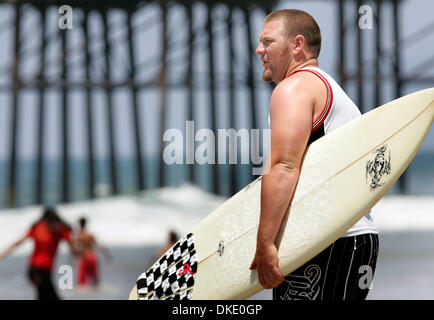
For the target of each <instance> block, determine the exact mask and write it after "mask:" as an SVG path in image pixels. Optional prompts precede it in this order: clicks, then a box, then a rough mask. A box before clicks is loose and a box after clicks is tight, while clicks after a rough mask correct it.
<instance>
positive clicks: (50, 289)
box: [0, 206, 77, 300]
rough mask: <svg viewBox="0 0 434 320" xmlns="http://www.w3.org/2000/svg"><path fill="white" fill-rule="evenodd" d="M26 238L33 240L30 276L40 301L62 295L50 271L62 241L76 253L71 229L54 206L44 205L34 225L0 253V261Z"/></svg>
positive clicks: (54, 298)
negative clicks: (57, 289)
mask: <svg viewBox="0 0 434 320" xmlns="http://www.w3.org/2000/svg"><path fill="white" fill-rule="evenodd" d="M27 239H32V240H33V242H34V250H33V253H32V255H31V258H30V261H29V271H28V275H29V278H30V281H31V282H32V284H33V285H34V287H35V288H36V290H37V298H38V300H58V299H59V296H58V295H57V292H56V290H55V288H54V286H53V283H52V278H51V274H52V269H53V265H54V262H55V258H56V254H57V248H58V245H59V242H60V241H61V240H64V241H66V242H67V243H68V245H69V247H70V249H71V251H72V253H73V254H74V255H76V254H77V250H76V249H75V247H74V244H73V242H72V240H71V228H70V227H69V225H68V224H67V223H65V222H64V221H63V220H62V219H61V218H60V217H59V215H58V214H57V212H56V209H55V208H54V207H51V206H45V207H44V209H43V214H42V217H41V218H40V219H39V220H38V221H36V222H35V223H34V224H33V225H32V226H31V228H30V230H29V231H28V232H27V233H26V234H25V235H24V236H23V237H22V238H20V239H18V240H17V241H16V242H14V243H12V245H10V246H9V247H8V248H6V249H5V250H4V251H3V252H1V253H0V260H1V259H3V258H5V257H6V256H7V255H8V254H10V253H11V252H12V251H14V250H15V249H16V248H17V247H19V246H20V245H21V244H22V243H23V242H24V241H26V240H27Z"/></svg>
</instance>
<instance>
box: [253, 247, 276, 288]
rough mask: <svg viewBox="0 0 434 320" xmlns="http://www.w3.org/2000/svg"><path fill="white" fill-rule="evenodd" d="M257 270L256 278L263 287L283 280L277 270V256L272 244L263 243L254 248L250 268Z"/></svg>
mask: <svg viewBox="0 0 434 320" xmlns="http://www.w3.org/2000/svg"><path fill="white" fill-rule="evenodd" d="M254 269H257V270H258V279H259V282H260V283H261V285H262V286H263V287H264V289H271V288H274V287H277V286H278V285H279V284H281V283H282V282H283V280H284V277H283V276H282V274H281V273H280V270H279V258H278V256H277V248H276V246H275V245H274V244H270V245H263V246H259V245H258V247H257V248H256V254H255V258H254V259H253V261H252V264H251V265H250V270H254Z"/></svg>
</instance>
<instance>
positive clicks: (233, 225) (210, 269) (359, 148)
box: [130, 88, 434, 299]
mask: <svg viewBox="0 0 434 320" xmlns="http://www.w3.org/2000/svg"><path fill="white" fill-rule="evenodd" d="M433 120H434V88H431V89H426V90H422V91H418V92H416V93H413V94H410V95H407V96H404V97H402V98H399V99H397V100H394V101H392V102H390V103H387V104H385V105H383V106H381V107H378V108H376V109H374V110H372V111H370V112H368V113H365V114H364V115H362V116H361V117H359V118H357V119H355V120H353V121H351V122H348V123H347V124H345V125H343V126H342V127H340V128H338V129H336V130H334V131H333V132H331V133H329V134H327V135H325V136H324V137H322V138H320V139H318V140H317V141H315V142H314V143H312V144H311V145H310V147H309V149H308V150H307V152H306V154H305V158H304V161H303V165H302V169H301V173H300V178H299V182H298V185H297V188H296V191H295V194H294V198H293V201H292V204H291V207H290V213H289V216H288V217H287V219H286V220H285V221H284V224H283V225H282V226H283V227H282V228H281V230H280V233H279V237H280V240H281V242H280V248H279V267H280V270H281V272H282V274H284V275H286V274H289V273H290V272H292V271H294V270H295V269H297V268H298V267H299V266H301V265H303V264H304V263H305V262H307V261H308V260H310V259H311V258H312V257H314V256H315V255H317V254H318V253H319V252H321V251H322V250H324V249H325V248H327V247H328V246H329V245H330V244H331V243H333V242H334V241H335V240H336V239H338V238H339V237H340V236H341V235H343V234H344V233H345V232H346V231H347V230H348V229H349V228H351V227H352V226H353V225H354V224H355V223H356V222H357V221H358V220H359V219H361V218H362V217H363V216H364V215H365V214H366V213H367V212H368V211H369V210H370V209H371V208H372V207H373V206H374V205H375V204H376V203H377V202H378V201H379V200H380V199H381V198H382V197H383V196H384V195H385V193H386V192H387V191H388V190H389V189H390V188H391V187H392V185H393V184H394V183H395V182H396V180H397V179H398V178H399V177H400V176H401V174H402V173H403V172H404V170H405V169H406V168H407V167H408V165H409V164H410V162H411V161H412V159H413V158H414V156H415V155H416V153H417V152H418V150H419V148H420V146H421V145H422V142H423V141H424V139H425V137H426V135H427V134H428V132H429V130H430V128H431V125H432V122H433ZM260 193H261V178H258V179H256V180H255V181H253V182H252V183H250V184H249V185H248V186H246V187H245V188H244V189H242V190H241V191H240V192H238V193H237V194H236V195H234V196H233V197H232V198H230V199H229V200H227V201H226V202H225V203H224V204H223V205H221V206H220V207H219V208H217V209H216V210H215V211H214V212H212V213H211V214H210V215H209V216H207V217H206V218H205V219H204V220H203V221H202V222H200V223H199V224H198V225H197V226H196V227H195V228H193V229H192V231H191V232H190V233H189V234H188V235H186V236H185V237H183V238H182V239H181V240H180V241H179V242H178V243H177V244H176V245H175V246H174V247H172V249H170V250H169V251H168V252H167V253H166V254H165V255H163V256H162V257H161V258H160V259H159V260H158V261H157V262H156V263H155V264H154V265H153V266H152V267H151V268H150V269H149V270H148V271H147V272H145V273H143V274H142V275H141V276H139V278H138V281H137V283H136V287H134V288H133V290H132V291H131V294H130V299H246V298H248V297H250V296H252V295H254V294H256V293H258V292H259V291H261V290H262V289H263V288H262V286H261V285H260V283H259V281H258V277H257V272H256V271H255V270H254V271H250V270H249V266H250V263H251V262H252V259H253V257H254V254H255V250H256V235H257V230H258V222H259V214H260ZM373 215H374V217H375V211H374V212H373Z"/></svg>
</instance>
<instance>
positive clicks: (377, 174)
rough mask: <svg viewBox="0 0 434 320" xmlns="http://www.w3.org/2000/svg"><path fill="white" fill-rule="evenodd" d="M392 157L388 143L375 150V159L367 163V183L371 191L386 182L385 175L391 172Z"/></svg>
mask: <svg viewBox="0 0 434 320" xmlns="http://www.w3.org/2000/svg"><path fill="white" fill-rule="evenodd" d="M390 159H391V156H390V150H388V149H387V145H384V146H382V147H381V148H379V149H377V150H375V151H374V152H373V159H372V160H368V162H367V163H366V183H367V184H368V185H369V187H370V189H371V191H373V190H375V189H377V188H379V187H381V186H382V185H384V184H385V183H386V181H384V179H383V177H384V176H385V175H389V174H390V173H391V167H390Z"/></svg>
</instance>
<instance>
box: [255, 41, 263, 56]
mask: <svg viewBox="0 0 434 320" xmlns="http://www.w3.org/2000/svg"><path fill="white" fill-rule="evenodd" d="M255 52H256V54H259V55H263V54H264V46H263V45H262V43H260V44H258V46H257V47H256V51H255Z"/></svg>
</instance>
